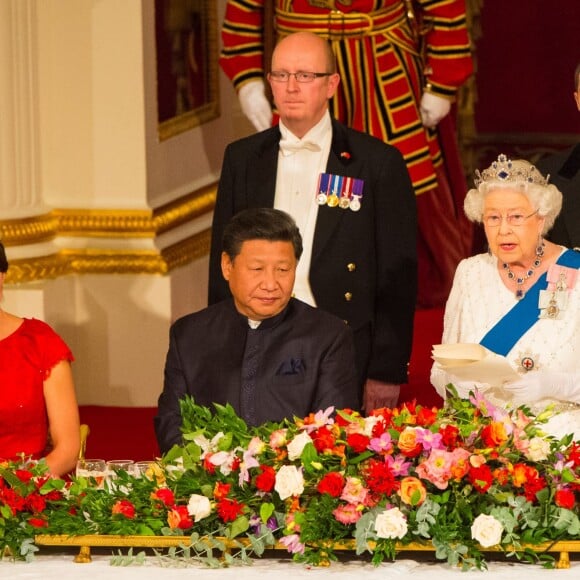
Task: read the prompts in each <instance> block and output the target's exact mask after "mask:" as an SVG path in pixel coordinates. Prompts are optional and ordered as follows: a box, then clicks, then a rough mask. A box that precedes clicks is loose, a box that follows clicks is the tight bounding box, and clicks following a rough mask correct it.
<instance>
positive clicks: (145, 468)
mask: <svg viewBox="0 0 580 580" xmlns="http://www.w3.org/2000/svg"><path fill="white" fill-rule="evenodd" d="M154 465H155V462H154V461H137V462H135V463H134V464H133V465H132V466H131V473H132V474H133V475H134V476H135V477H143V476H145V477H148V478H149V479H152V478H153V475H154V471H153V466H154Z"/></svg>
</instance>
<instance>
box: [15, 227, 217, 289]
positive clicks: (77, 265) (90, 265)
mask: <svg viewBox="0 0 580 580" xmlns="http://www.w3.org/2000/svg"><path fill="white" fill-rule="evenodd" d="M210 237H211V233H210V230H205V231H203V232H201V233H199V234H196V235H195V236H191V237H189V238H186V239H185V240H182V241H180V242H177V243H176V244H174V245H172V246H169V247H168V248H165V249H164V250H162V251H161V252H158V251H155V250H141V251H124V250H94V249H87V250H62V251H60V252H58V253H57V254H52V255H50V256H41V257H37V258H28V259H22V260H11V261H10V268H9V269H8V273H7V276H6V283H7V284H21V283H25V282H32V281H35V280H46V279H51V278H59V277H61V276H66V275H69V274H167V273H168V272H170V271H171V270H173V269H175V268H179V267H180V266H184V265H185V264H188V263H189V262H192V261H194V260H196V259H198V258H201V257H203V256H205V255H207V253H208V252H209V244H210Z"/></svg>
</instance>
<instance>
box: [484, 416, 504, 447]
mask: <svg viewBox="0 0 580 580" xmlns="http://www.w3.org/2000/svg"><path fill="white" fill-rule="evenodd" d="M481 438H482V439H483V441H484V443H485V444H486V445H487V447H499V446H500V445H501V444H502V443H505V442H506V441H507V433H506V431H505V425H504V424H503V423H499V422H497V421H494V422H493V423H490V424H489V425H486V426H485V427H484V428H483V429H482V431H481Z"/></svg>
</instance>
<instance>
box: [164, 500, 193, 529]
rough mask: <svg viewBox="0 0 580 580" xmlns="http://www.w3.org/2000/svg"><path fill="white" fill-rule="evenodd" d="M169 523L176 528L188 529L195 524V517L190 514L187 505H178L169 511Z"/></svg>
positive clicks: (172, 527)
mask: <svg viewBox="0 0 580 580" xmlns="http://www.w3.org/2000/svg"><path fill="white" fill-rule="evenodd" d="M167 523H168V524H169V527H170V528H171V529H172V530H174V529H176V528H179V529H180V530H188V529H189V528H191V527H192V526H193V518H192V517H191V516H190V515H189V513H188V511H187V506H186V505H176V506H174V507H173V509H171V510H170V511H169V512H167Z"/></svg>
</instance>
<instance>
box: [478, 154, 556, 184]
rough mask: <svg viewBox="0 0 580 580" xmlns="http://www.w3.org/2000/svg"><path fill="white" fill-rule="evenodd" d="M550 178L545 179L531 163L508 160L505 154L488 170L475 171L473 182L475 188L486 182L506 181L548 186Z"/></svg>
mask: <svg viewBox="0 0 580 580" xmlns="http://www.w3.org/2000/svg"><path fill="white" fill-rule="evenodd" d="M549 179H550V176H549V175H548V176H547V177H544V176H543V175H542V174H541V173H540V172H539V171H538V170H537V169H536V168H535V167H534V166H533V165H532V164H531V163H528V162H527V161H521V160H516V161H512V160H511V159H508V158H507V157H506V156H505V155H504V154H503V153H502V154H501V155H500V156H499V157H498V158H497V161H494V162H493V163H492V164H491V165H490V166H489V167H488V168H487V169H484V170H483V171H481V172H480V171H479V169H476V170H475V178H474V180H473V182H474V183H475V187H479V186H480V185H481V184H482V183H484V182H486V181H504V182H507V183H510V182H512V183H516V182H519V183H521V182H522V181H524V182H527V183H537V184H538V185H548V180H549Z"/></svg>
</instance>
